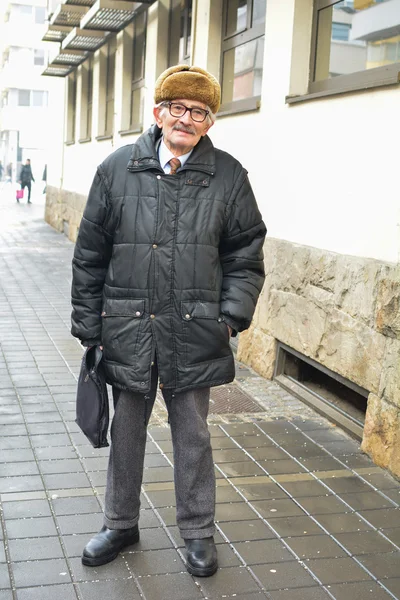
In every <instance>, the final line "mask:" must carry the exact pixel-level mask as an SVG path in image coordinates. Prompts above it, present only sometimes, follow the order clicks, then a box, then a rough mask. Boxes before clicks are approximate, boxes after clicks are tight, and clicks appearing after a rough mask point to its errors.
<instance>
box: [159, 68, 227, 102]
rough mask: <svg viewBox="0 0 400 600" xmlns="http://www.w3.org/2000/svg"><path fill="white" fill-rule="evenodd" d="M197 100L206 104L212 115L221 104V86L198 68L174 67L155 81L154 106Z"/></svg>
mask: <svg viewBox="0 0 400 600" xmlns="http://www.w3.org/2000/svg"><path fill="white" fill-rule="evenodd" d="M178 99H181V100H197V101H198V102H202V103H203V104H207V106H209V107H210V109H211V111H212V112H213V113H216V112H218V109H219V106H220V104H221V86H220V85H219V83H218V80H217V79H216V78H215V77H214V75H211V73H208V72H207V71H205V70H204V69H200V67H189V65H176V66H175V67H170V68H169V69H167V70H166V71H164V72H163V73H161V75H160V76H159V78H158V79H157V81H156V89H155V92H154V100H155V102H156V104H158V103H159V102H163V101H166V100H178Z"/></svg>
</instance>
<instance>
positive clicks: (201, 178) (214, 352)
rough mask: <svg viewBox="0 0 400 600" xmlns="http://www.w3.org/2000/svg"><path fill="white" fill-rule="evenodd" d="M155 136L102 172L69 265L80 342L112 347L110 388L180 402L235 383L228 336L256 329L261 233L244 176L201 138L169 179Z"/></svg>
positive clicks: (123, 151)
mask: <svg viewBox="0 0 400 600" xmlns="http://www.w3.org/2000/svg"><path fill="white" fill-rule="evenodd" d="M160 135H161V131H160V129H159V128H158V127H157V126H154V127H152V128H151V129H150V130H149V131H147V132H146V133H144V134H143V135H142V136H141V137H140V138H139V140H138V141H137V143H136V144H134V145H129V146H125V147H123V148H120V149H119V150H117V151H116V152H114V153H113V154H111V156H109V157H108V158H107V159H106V160H105V161H104V162H103V163H102V164H101V165H100V166H99V167H98V169H97V174H96V176H95V179H94V181H93V184H92V187H91V190H90V193H89V197H88V201H87V205H86V208H85V211H84V215H83V219H82V222H81V226H80V230H79V235H78V240H77V243H76V247H75V254H74V259H73V283H72V305H73V312H72V334H73V335H74V336H76V337H78V338H79V339H80V340H81V341H82V343H83V344H84V345H92V344H96V343H97V344H99V343H102V344H103V345H104V365H105V369H106V374H107V380H108V382H109V383H111V384H112V385H115V386H117V387H120V388H123V389H124V388H125V389H130V390H134V391H140V392H144V393H145V392H147V391H148V390H149V389H150V372H151V363H152V361H153V360H154V356H155V353H156V354H157V362H158V369H159V377H160V382H161V383H160V387H164V388H166V389H168V388H169V389H171V390H175V391H178V392H179V391H183V390H188V389H191V388H196V387H206V386H215V385H220V384H222V383H227V382H229V381H232V379H233V378H234V374H235V372H234V361H233V356H232V352H231V349H230V345H229V333H228V327H227V324H229V325H230V326H231V327H232V328H233V329H234V330H236V331H242V330H243V329H246V328H248V327H249V325H250V321H251V319H252V316H253V313H254V309H255V305H256V302H257V298H258V295H259V292H260V290H261V287H262V284H263V281H264V271H263V253H262V246H263V241H264V237H265V226H264V223H263V222H262V220H261V215H260V213H259V211H258V208H257V205H256V201H255V198H254V195H253V192H252V190H251V187H250V184H249V181H248V179H247V172H246V171H245V170H244V169H243V167H242V166H241V165H240V163H239V162H238V161H237V160H235V159H234V158H233V157H232V156H230V155H229V154H227V153H225V152H222V151H220V150H216V149H214V147H213V145H212V143H211V141H210V139H209V138H208V137H207V136H206V137H204V138H201V140H200V142H199V143H198V144H197V146H196V147H195V149H194V150H193V153H192V154H191V156H190V157H189V160H188V161H187V162H186V164H185V166H184V168H183V169H182V171H180V172H178V173H177V174H176V175H174V176H171V175H165V174H164V172H163V170H162V169H161V167H160V163H159V161H158V156H157V152H156V148H155V142H156V140H157V139H158V137H159V136H160Z"/></svg>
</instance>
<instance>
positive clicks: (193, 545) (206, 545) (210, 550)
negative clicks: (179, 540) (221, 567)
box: [184, 537, 218, 577]
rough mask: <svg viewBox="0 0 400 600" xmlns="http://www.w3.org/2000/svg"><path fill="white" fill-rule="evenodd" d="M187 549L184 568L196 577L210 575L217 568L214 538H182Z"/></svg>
mask: <svg viewBox="0 0 400 600" xmlns="http://www.w3.org/2000/svg"><path fill="white" fill-rule="evenodd" d="M184 541H185V546H186V550H187V557H186V568H187V570H188V571H189V573H190V574H191V575H195V576H196V577H210V575H214V573H215V572H216V570H217V569H218V560H217V549H216V547H215V544H214V538H213V537H208V538H203V539H201V540H184Z"/></svg>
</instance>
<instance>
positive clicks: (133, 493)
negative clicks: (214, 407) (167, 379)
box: [104, 366, 215, 539]
mask: <svg viewBox="0 0 400 600" xmlns="http://www.w3.org/2000/svg"><path fill="white" fill-rule="evenodd" d="M156 392H157V368H156V366H155V367H154V368H153V374H152V387H151V392H150V393H149V394H148V395H144V394H140V393H135V392H129V391H121V390H118V389H116V388H113V396H114V406H115V413H114V418H113V421H112V425H111V448H110V458H109V463H108V471H107V487H106V498H105V515H104V524H105V525H106V526H107V527H109V528H110V529H128V528H129V527H133V526H134V525H136V524H137V523H138V522H139V510H140V490H141V485H142V476H143V464H144V455H145V446H146V437H147V425H148V422H149V419H150V415H151V412H152V409H153V405H154V401H155V397H156ZM163 396H164V400H165V404H166V406H167V410H168V417H169V422H170V426H171V436H172V444H173V452H174V480H175V497H176V521H177V525H178V527H179V531H180V534H181V536H182V538H183V539H199V538H205V537H210V536H212V535H214V530H215V527H214V516H215V473H214V463H213V458H212V448H211V442H210V433H209V431H208V426H207V416H208V409H209V401H210V388H202V389H196V390H191V391H189V392H182V393H178V394H177V393H174V394H172V393H171V392H169V391H168V390H166V391H165V392H164V391H163Z"/></svg>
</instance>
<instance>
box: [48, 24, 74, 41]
mask: <svg viewBox="0 0 400 600" xmlns="http://www.w3.org/2000/svg"><path fill="white" fill-rule="evenodd" d="M71 29H72V27H66V26H65V25H49V26H48V28H47V31H46V33H45V34H44V36H43V37H42V40H43V42H62V41H63V39H64V38H65V37H66V36H67V35H68V33H69V32H70V31H71Z"/></svg>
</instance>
